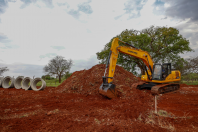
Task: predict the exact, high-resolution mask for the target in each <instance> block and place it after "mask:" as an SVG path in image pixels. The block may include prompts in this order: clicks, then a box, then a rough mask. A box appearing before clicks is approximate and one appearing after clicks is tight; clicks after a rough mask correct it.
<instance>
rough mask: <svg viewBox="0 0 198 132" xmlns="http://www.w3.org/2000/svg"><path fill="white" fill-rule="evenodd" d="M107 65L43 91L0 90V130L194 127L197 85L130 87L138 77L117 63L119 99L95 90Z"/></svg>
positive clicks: (147, 131) (196, 123)
mask: <svg viewBox="0 0 198 132" xmlns="http://www.w3.org/2000/svg"><path fill="white" fill-rule="evenodd" d="M104 69H105V65H103V64H100V65H96V66H94V67H92V68H91V69H89V70H82V71H77V72H74V73H73V74H72V76H71V77H70V78H68V79H67V80H65V81H64V82H63V83H62V84H61V85H60V86H58V87H56V88H55V87H46V88H45V89H44V90H43V91H33V90H28V91H25V90H23V89H19V90H18V89H15V88H10V89H3V88H0V131H2V132H6V131H9V132H10V131H14V132H15V131H42V132H43V131H52V132H54V131H68V132H71V131H77V132H78V131H79V132H82V131H86V132H87V131H88V132H89V131H97V132H98V131H99V132H100V131H101V132H103V131H108V132H109V131H115V132H119V131H134V132H136V131H137V132H139V131H145V132H154V131H198V85H197V86H195V85H194V86H188V85H185V84H181V85H180V90H178V91H175V92H172V93H167V94H163V95H159V96H158V97H157V101H158V114H155V113H154V110H155V109H154V106H155V102H154V96H152V95H151V93H150V90H137V89H134V88H132V87H131V85H132V84H133V83H135V82H139V81H140V78H137V77H135V76H134V75H133V74H132V73H130V72H128V71H126V70H124V69H123V68H122V67H119V66H116V71H115V76H114V84H116V88H117V89H118V90H119V97H117V98H114V99H111V100H110V99H107V98H105V97H103V96H102V95H100V94H98V88H99V86H100V85H101V84H102V76H103V75H104Z"/></svg>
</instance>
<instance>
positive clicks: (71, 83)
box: [56, 64, 140, 95]
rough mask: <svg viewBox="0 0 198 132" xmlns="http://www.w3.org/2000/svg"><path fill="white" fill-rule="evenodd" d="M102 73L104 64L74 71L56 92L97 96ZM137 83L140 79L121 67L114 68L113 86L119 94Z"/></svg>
mask: <svg viewBox="0 0 198 132" xmlns="http://www.w3.org/2000/svg"><path fill="white" fill-rule="evenodd" d="M104 72H105V65H104V64H98V65H95V66H93V67H92V68H91V69H89V70H82V71H76V72H74V73H73V74H72V75H71V76H70V77H69V78H68V79H67V80H65V81H64V82H63V83H62V84H61V85H59V86H58V87H57V88H56V92H58V93H80V94H85V95H87V94H92V95H97V94H98V89H99V87H100V85H101V84H102V76H104ZM107 74H108V69H107ZM107 74H106V76H107ZM138 81H140V78H138V77H136V76H134V75H133V74H132V73H131V72H128V71H126V70H124V69H123V68H122V67H120V66H116V69H115V74H114V77H113V84H115V85H116V88H117V89H118V90H120V91H121V93H123V90H124V89H125V90H127V91H128V90H130V87H131V85H132V84H133V83H136V82H138Z"/></svg>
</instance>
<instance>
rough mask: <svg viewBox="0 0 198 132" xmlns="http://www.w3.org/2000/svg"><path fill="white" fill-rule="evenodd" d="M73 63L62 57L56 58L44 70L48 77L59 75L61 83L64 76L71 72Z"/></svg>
mask: <svg viewBox="0 0 198 132" xmlns="http://www.w3.org/2000/svg"><path fill="white" fill-rule="evenodd" d="M72 64H73V61H72V60H71V59H70V60H66V59H64V57H62V56H56V57H54V58H53V59H51V60H50V61H49V63H48V64H47V65H46V66H45V67H44V68H43V70H44V72H46V73H47V74H48V75H57V76H58V77H59V83H60V82H61V77H62V75H64V74H66V73H67V72H69V70H70V68H71V66H72Z"/></svg>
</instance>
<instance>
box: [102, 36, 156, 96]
mask: <svg viewBox="0 0 198 132" xmlns="http://www.w3.org/2000/svg"><path fill="white" fill-rule="evenodd" d="M119 41H120V42H122V43H124V44H126V45H128V46H119V44H118V42H119ZM119 52H121V53H124V54H127V55H130V56H133V57H136V58H139V59H141V60H142V61H143V62H144V64H145V65H146V66H147V69H148V70H147V69H146V67H145V70H146V73H147V76H148V78H147V79H146V80H152V72H153V71H152V70H153V65H154V63H153V60H152V58H151V56H150V54H149V53H148V52H146V51H142V50H141V49H138V48H136V47H134V46H133V45H130V44H128V43H125V42H123V41H121V40H119V39H118V38H114V39H113V41H112V45H111V48H110V53H109V57H108V60H107V65H106V69H105V73H104V76H103V84H102V85H101V86H100V88H99V93H101V94H103V95H105V96H106V97H109V98H114V97H116V95H117V91H116V89H115V85H114V84H113V76H114V73H115V67H116V63H117V59H118V54H119ZM109 63H110V64H109ZM108 67H109V75H108V77H106V76H105V74H106V70H107V68H108Z"/></svg>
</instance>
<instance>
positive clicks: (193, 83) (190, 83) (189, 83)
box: [182, 81, 198, 85]
mask: <svg viewBox="0 0 198 132" xmlns="http://www.w3.org/2000/svg"><path fill="white" fill-rule="evenodd" d="M182 83H184V84H187V85H198V81H193V82H191V81H189V82H187V81H182Z"/></svg>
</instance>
